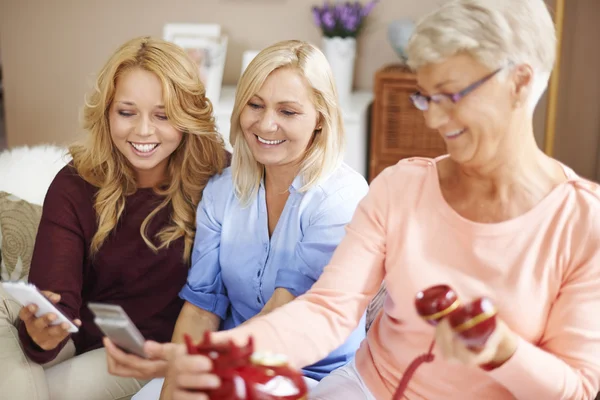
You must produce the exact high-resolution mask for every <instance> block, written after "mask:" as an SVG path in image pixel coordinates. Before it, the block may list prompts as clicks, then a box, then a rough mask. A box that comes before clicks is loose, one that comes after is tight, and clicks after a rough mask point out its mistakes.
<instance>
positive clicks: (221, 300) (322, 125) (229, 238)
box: [109, 41, 368, 400]
mask: <svg viewBox="0 0 600 400" xmlns="http://www.w3.org/2000/svg"><path fill="white" fill-rule="evenodd" d="M231 127H232V129H231V132H230V138H231V144H232V146H233V159H232V165H231V167H230V168H227V169H226V170H225V171H224V172H223V173H222V174H221V175H217V176H215V177H214V178H213V179H212V180H211V181H210V182H209V183H208V185H207V186H206V188H205V189H204V192H203V196H202V201H201V202H200V205H199V207H198V211H197V215H196V222H197V230H196V240H195V243H194V248H193V253H192V267H191V270H190V272H189V275H188V280H187V283H186V285H185V287H184V288H183V289H182V290H181V293H180V296H181V297H182V298H183V299H184V300H185V301H186V302H185V305H184V306H183V309H182V311H181V313H180V315H179V319H178V320H177V324H176V326H175V331H174V334H173V341H174V342H182V341H183V334H184V333H189V334H191V335H192V336H193V337H194V338H195V339H196V340H200V339H201V338H202V335H203V333H204V332H205V331H207V330H208V331H216V330H219V329H230V328H233V327H236V326H238V325H240V324H243V323H244V322H246V321H248V320H249V319H251V318H255V317H257V316H260V315H263V314H266V313H268V312H270V311H272V310H273V309H275V308H277V307H279V306H281V305H283V304H285V303H288V302H290V301H292V300H293V299H294V298H296V297H298V296H301V295H302V294H304V293H305V292H306V291H307V290H308V289H309V288H310V287H311V286H312V284H313V283H314V282H315V281H316V280H317V279H318V278H319V276H320V275H321V273H322V271H323V268H324V267H325V265H327V263H328V262H329V260H330V258H331V256H332V254H333V252H334V250H335V248H336V247H337V245H338V244H339V243H340V241H341V240H342V237H343V236H344V234H345V225H346V224H347V223H348V222H349V221H350V219H351V217H352V215H353V213H354V210H355V208H356V207H357V205H358V203H359V201H360V200H361V199H362V197H363V196H364V195H365V194H366V193H367V190H368V185H367V182H366V181H365V179H364V178H363V177H362V176H361V175H360V174H358V173H357V172H355V171H354V170H352V169H351V168H350V167H348V166H347V165H346V164H344V163H343V161H342V159H343V154H344V146H343V144H344V129H343V125H342V116H341V110H340V107H339V105H338V100H337V93H336V89H335V87H334V83H333V78H332V75H331V71H330V67H329V64H328V63H327V61H326V59H325V57H324V55H323V54H322V53H321V52H320V51H319V50H318V49H317V48H316V47H314V46H312V45H310V44H308V43H305V42H300V41H285V42H280V43H277V44H275V45H273V46H270V47H268V48H266V49H265V50H263V51H262V52H260V53H259V54H258V55H257V56H256V58H255V59H254V60H253V61H252V62H251V63H250V64H249V66H248V67H247V69H246V71H245V72H244V74H243V76H242V77H241V79H240V82H239V84H238V89H237V93H236V99H235V105H234V110H233V113H232V116H231ZM364 322H365V321H364V317H363V320H362V321H361V322H360V324H359V326H357V327H355V328H356V329H355V331H354V333H353V334H352V335H351V336H350V338H349V339H348V340H347V341H346V343H345V344H343V345H342V346H341V347H339V348H338V349H336V350H335V351H333V352H332V353H331V354H329V355H328V356H327V357H326V358H325V359H323V360H321V361H320V362H318V363H316V364H314V365H311V366H307V367H306V368H304V370H303V371H304V374H305V377H306V378H307V381H308V382H309V384H310V383H312V382H316V381H319V380H320V379H321V378H323V377H324V376H326V375H327V374H328V373H329V372H331V371H332V370H334V369H336V368H338V367H340V366H343V365H345V364H346V363H347V362H348V361H350V360H351V359H352V358H353V356H354V353H355V351H356V350H357V349H358V346H359V344H360V342H361V340H362V339H363V338H364V336H365V326H364ZM298 323H299V324H302V321H298ZM282 334H285V332H282ZM113 350H115V349H109V353H114V354H115V355H116V356H118V357H114V360H113V370H112V371H111V372H113V373H115V374H121V375H132V374H134V375H135V376H139V377H143V378H146V379H147V378H150V377H152V375H153V376H164V371H163V368H162V367H161V366H158V363H156V362H154V364H152V363H153V361H148V360H141V359H137V360H135V362H132V363H130V362H129V361H130V360H131V359H134V358H135V356H130V355H124V354H122V353H121V354H118V353H116V352H115V351H113ZM122 356H126V357H122ZM119 361H122V363H121V364H119ZM109 364H110V362H109ZM153 365H154V366H155V367H153ZM132 370H136V372H133V371H132ZM161 385H162V380H155V381H152V382H151V383H150V384H148V385H147V386H146V387H145V388H143V389H142V391H140V392H139V393H138V394H137V395H136V396H135V397H134V399H137V400H139V399H156V398H157V397H158V393H159V391H160V386H161ZM166 385H168V381H167V382H166V384H165V386H166ZM162 398H164V397H162Z"/></svg>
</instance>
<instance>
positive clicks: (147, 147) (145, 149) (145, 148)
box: [130, 142, 158, 153]
mask: <svg viewBox="0 0 600 400" xmlns="http://www.w3.org/2000/svg"><path fill="white" fill-rule="evenodd" d="M130 143H131V142H130ZM131 145H132V146H133V147H134V148H135V149H136V150H137V151H139V152H140V153H150V152H151V151H152V150H154V149H155V148H156V146H158V143H154V144H138V143H131Z"/></svg>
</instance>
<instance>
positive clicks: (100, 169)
mask: <svg viewBox="0 0 600 400" xmlns="http://www.w3.org/2000/svg"><path fill="white" fill-rule="evenodd" d="M134 68H140V69H143V70H145V71H149V72H152V73H154V74H156V76H157V77H158V78H159V79H160V81H161V84H162V90H163V101H164V105H165V113H166V115H167V117H168V119H169V121H170V123H172V124H173V125H174V126H175V127H176V128H177V129H178V130H179V131H181V132H182V133H183V135H182V140H181V143H180V145H179V146H178V148H177V149H176V150H175V151H174V152H173V153H172V154H171V155H170V157H169V161H168V166H167V177H166V178H165V179H164V181H163V182H161V183H160V184H159V185H158V186H157V187H155V188H154V190H155V192H156V193H157V194H159V195H161V196H164V200H163V201H162V202H161V203H160V204H159V205H158V206H157V207H156V208H155V209H154V210H153V211H152V212H151V213H150V214H149V215H148V216H147V217H146V219H145V220H144V222H143V223H142V226H141V228H140V233H141V235H142V237H143V239H144V241H145V242H146V244H147V245H148V247H150V248H151V249H152V250H154V251H158V250H160V249H163V248H166V247H168V246H169V244H170V243H172V242H173V241H175V240H177V239H179V238H181V237H183V238H184V244H185V246H184V254H183V259H184V261H185V262H189V258H190V254H191V249H192V245H193V242H194V235H195V231H196V226H195V222H196V221H195V219H196V207H197V205H198V203H199V201H200V198H201V195H202V190H203V189H204V187H205V186H206V184H207V182H208V180H209V179H210V178H211V177H212V176H213V175H215V174H217V173H220V172H221V171H222V170H223V168H224V166H225V163H226V153H225V150H224V143H223V140H222V138H221V136H220V135H219V134H218V133H217V131H216V128H215V122H214V117H213V114H212V112H213V108H212V104H211V103H210V101H209V100H208V99H207V98H206V96H205V94H206V91H205V88H204V85H203V84H202V82H201V80H200V77H199V74H198V69H197V66H196V65H195V64H194V63H193V61H192V60H191V59H190V58H188V56H187V55H186V53H185V52H184V51H183V50H182V49H181V48H180V47H178V46H176V45H174V44H172V43H169V42H166V41H163V40H159V39H153V38H149V37H141V38H136V39H132V40H130V41H128V42H127V43H125V44H123V45H122V46H121V47H120V48H119V49H118V50H117V51H116V52H115V53H114V54H113V55H112V56H111V57H110V59H109V60H108V62H107V63H106V65H105V66H104V67H103V68H102V70H101V71H100V73H99V75H98V78H97V81H96V84H95V86H94V89H93V90H92V92H91V93H90V94H89V95H88V97H87V98H86V101H85V106H84V109H83V127H84V129H86V130H87V131H88V132H89V133H90V135H89V137H88V140H87V141H86V142H84V143H82V144H76V145H73V146H71V147H70V148H69V152H70V153H71V155H72V157H73V163H74V166H75V168H76V170H77V172H78V173H79V175H81V177H83V179H85V180H86V181H87V182H89V183H90V184H92V185H93V186H95V187H97V188H98V191H97V193H96V197H95V200H94V207H95V210H96V215H97V223H98V228H97V231H96V233H95V235H94V237H93V238H92V243H91V248H90V253H91V255H92V256H93V255H94V254H96V253H97V252H98V250H99V249H100V247H101V246H102V244H103V243H104V241H105V240H106V239H107V237H108V236H109V235H110V234H111V232H112V231H113V230H114V228H115V226H116V225H117V222H118V221H119V218H120V217H121V215H122V214H123V210H124V208H125V201H126V197H127V196H129V195H131V194H133V193H135V191H136V190H137V186H136V181H135V175H134V171H133V169H132V167H131V165H130V164H129V162H128V161H127V159H126V158H125V156H123V154H121V152H120V151H119V150H117V147H116V146H115V145H114V144H113V141H112V139H111V135H110V127H109V122H108V118H109V116H108V113H109V110H110V107H111V104H112V101H113V99H114V94H115V86H116V84H117V81H118V79H119V77H120V76H122V75H123V74H124V73H125V72H127V71H130V70H131V69H134ZM165 207H171V209H172V211H171V221H172V222H171V224H169V225H168V226H166V227H165V228H163V229H162V230H161V231H160V232H159V233H158V234H157V237H156V238H149V237H148V236H147V233H146V230H147V228H148V225H149V223H150V221H151V220H152V218H153V217H154V216H155V215H156V214H157V213H158V212H159V211H160V210H162V209H164V208H165ZM153 239H158V245H156V244H155V243H154V240H153Z"/></svg>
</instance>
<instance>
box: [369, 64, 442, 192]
mask: <svg viewBox="0 0 600 400" xmlns="http://www.w3.org/2000/svg"><path fill="white" fill-rule="evenodd" d="M416 91H417V79H416V77H415V75H414V74H413V73H412V72H410V71H409V70H408V69H407V68H406V67H405V66H403V65H389V66H386V67H384V68H382V69H381V70H379V71H378V72H377V73H376V74H375V87H374V92H375V99H374V102H373V114H372V120H371V143H370V152H369V153H370V154H369V160H370V162H369V181H372V180H373V178H375V177H376V176H377V175H378V174H379V173H380V172H381V171H383V170H384V169H385V168H386V167H388V166H390V165H394V164H396V163H397V162H398V161H400V160H401V159H403V158H407V157H415V156H422V157H437V156H439V155H442V154H444V153H445V152H446V145H445V143H444V141H443V139H442V138H441V137H440V135H439V134H438V133H437V132H436V131H434V130H432V129H429V128H428V127H427V126H426V125H425V119H424V118H423V112H422V111H420V110H418V109H417V108H415V106H414V105H413V104H412V102H411V100H410V95H411V94H412V93H414V92H416Z"/></svg>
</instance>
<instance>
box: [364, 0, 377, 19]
mask: <svg viewBox="0 0 600 400" xmlns="http://www.w3.org/2000/svg"><path fill="white" fill-rule="evenodd" d="M378 1H379V0H372V1H371V2H370V3H369V4H367V5H366V6H365V7H364V8H363V9H362V11H361V12H360V15H361V17H363V18H364V17H366V16H367V15H369V14H370V13H371V11H373V8H375V5H376V4H377V2H378Z"/></svg>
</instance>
